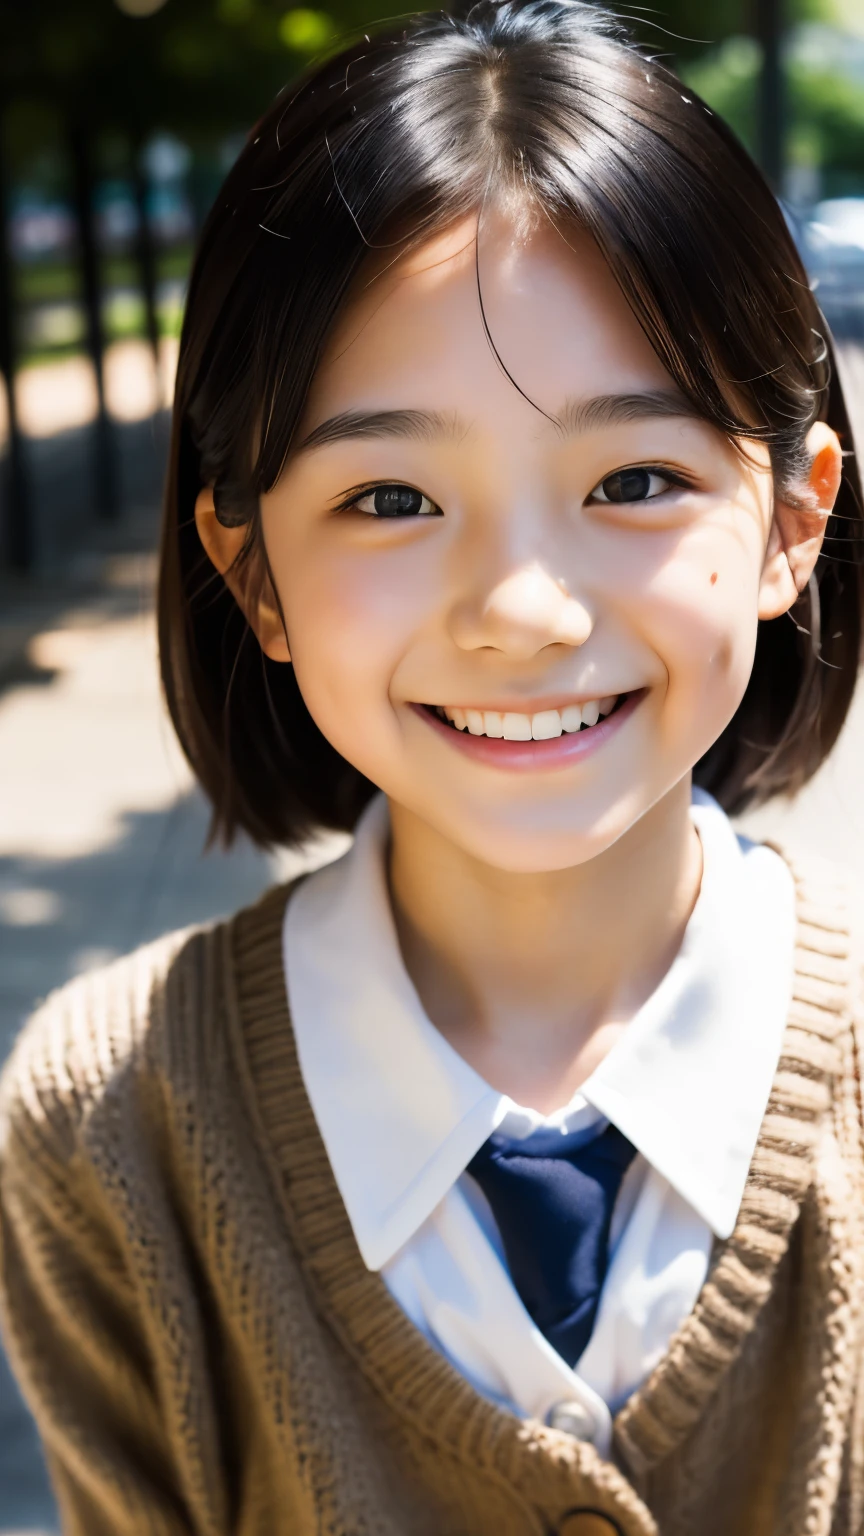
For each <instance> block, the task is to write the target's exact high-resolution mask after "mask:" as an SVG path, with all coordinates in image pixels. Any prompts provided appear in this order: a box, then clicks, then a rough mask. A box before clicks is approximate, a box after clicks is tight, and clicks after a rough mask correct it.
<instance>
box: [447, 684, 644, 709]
mask: <svg viewBox="0 0 864 1536" xmlns="http://www.w3.org/2000/svg"><path fill="white" fill-rule="evenodd" d="M633 691H634V690H633V689H625V688H617V689H616V688H605V689H598V690H597V691H596V692H593V693H571V694H568V695H567V696H566V697H562V696H561V694H560V693H556V694H547V695H546V696H545V697H540V698H536V699H507V700H501V699H499V700H496V701H493V702H491V703H485V704H475V703H471V704H459V703H457V702H455V701H454V700H453V699H436V700H435V702H434V703H433V702H432V701H431V700H425V701H424V702H425V703H426V704H427V705H428V707H429V708H430V709H477V710H479V711H480V712H481V713H483V714H497V715H539V714H541V713H542V712H543V710H545V709H557V710H558V711H559V713H560V712H561V710H563V709H566V708H567V707H568V705H570V704H579V705H580V706H581V705H582V704H590V703H592V702H593V700H595V699H620V698H621V697H622V696H623V695H624V694H625V693H632V692H633Z"/></svg>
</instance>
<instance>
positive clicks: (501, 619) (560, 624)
mask: <svg viewBox="0 0 864 1536" xmlns="http://www.w3.org/2000/svg"><path fill="white" fill-rule="evenodd" d="M592 628H593V619H592V617H591V614H590V613H589V611H588V609H587V608H586V607H585V605H584V603H582V602H580V601H579V599H578V598H576V597H574V596H572V594H571V593H569V592H568V591H567V588H566V586H565V585H564V584H563V583H562V582H560V581H556V580H555V578H554V577H553V576H551V575H550V573H549V572H548V571H547V570H545V569H544V568H543V566H541V565H540V564H539V563H537V562H534V563H532V564H530V565H527V566H525V567H524V568H523V569H522V570H518V571H513V572H511V573H510V574H509V575H508V576H506V577H504V578H503V580H501V581H500V582H498V584H497V585H496V586H495V587H494V588H493V589H492V591H491V592H487V593H485V594H484V595H483V596H480V595H477V596H475V597H471V598H466V599H464V600H463V601H461V602H459V603H458V604H457V605H456V606H455V607H454V609H453V611H452V613H451V616H450V632H451V635H452V637H453V639H454V640H455V642H456V644H457V645H458V646H459V647H460V648H461V649H462V650H465V651H477V650H482V649H484V648H488V649H491V650H495V651H501V652H502V653H503V654H505V655H507V656H509V657H511V658H512V660H514V661H530V660H531V658H532V657H533V656H536V654H537V652H538V651H541V650H543V649H544V647H545V646H547V645H573V646H577V645H584V644H585V641H586V640H587V639H588V636H589V635H590V633H591V630H592Z"/></svg>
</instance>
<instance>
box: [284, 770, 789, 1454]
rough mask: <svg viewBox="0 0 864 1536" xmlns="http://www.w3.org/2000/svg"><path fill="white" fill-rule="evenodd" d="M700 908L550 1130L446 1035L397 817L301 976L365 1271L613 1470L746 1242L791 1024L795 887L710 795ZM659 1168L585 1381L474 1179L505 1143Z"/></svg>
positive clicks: (320, 906) (312, 943)
mask: <svg viewBox="0 0 864 1536" xmlns="http://www.w3.org/2000/svg"><path fill="white" fill-rule="evenodd" d="M692 815H693V819H694V822H695V824H696V827H697V830H698V832H699V836H700V840H701V842H702V849H703V877H702V886H701V890H700V894H699V898H698V900H697V902H696V905H695V907H694V910H693V913H692V916H691V918H690V921H689V923H688V924H687V928H686V930H685V934H684V939H683V943H682V945H681V949H680V951H679V954H678V956H677V957H676V959H675V960H674V962H673V964H672V966H671V967H670V969H669V971H668V972H667V974H666V976H665V977H664V978H663V980H662V981H661V982H660V985H659V986H658V987H657V989H656V991H655V992H654V993H653V994H652V996H651V997H650V998H649V999H648V1000H647V1002H646V1003H645V1004H644V1006H643V1007H642V1008H641V1009H640V1010H639V1012H638V1013H637V1014H636V1016H635V1017H634V1018H633V1019H632V1021H631V1022H630V1023H629V1024H628V1026H627V1028H626V1029H625V1030H623V1031H622V1033H621V1034H620V1035H619V1037H618V1039H617V1041H616V1043H615V1045H614V1046H613V1047H612V1049H611V1050H610V1051H609V1053H608V1055H607V1056H606V1057H605V1058H604V1060H603V1061H602V1062H601V1064H600V1066H599V1067H598V1068H597V1069H596V1071H595V1072H593V1073H592V1074H591V1076H590V1077H589V1078H588V1079H587V1081H586V1082H585V1083H584V1084H583V1085H582V1087H581V1089H580V1090H579V1092H578V1093H577V1094H576V1095H575V1096H574V1098H573V1099H572V1100H571V1102H570V1103H569V1104H568V1105H567V1106H566V1107H565V1108H563V1109H561V1110H559V1111H557V1112H556V1113H555V1114H554V1115H551V1116H543V1115H540V1114H538V1113H537V1112H536V1111H535V1110H531V1109H526V1108H524V1107H523V1106H520V1105H518V1104H516V1103H514V1101H513V1100H512V1099H510V1098H508V1097H507V1095H506V1094H502V1093H499V1092H498V1091H497V1090H496V1089H494V1088H492V1087H491V1086H490V1085H489V1084H488V1083H487V1082H485V1081H484V1079H483V1078H482V1077H480V1075H479V1074H478V1073H477V1072H475V1071H474V1069H473V1068H472V1067H470V1066H469V1065H468V1063H467V1062H466V1061H465V1060H464V1059H463V1058H462V1057H461V1056H459V1055H458V1053H457V1052H456V1051H455V1050H454V1049H453V1047H452V1046H451V1045H449V1044H448V1042H447V1041H446V1040H445V1039H444V1037H443V1035H441V1034H439V1032H438V1030H437V1029H436V1028H435V1027H434V1025H433V1024H432V1023H431V1022H430V1020H429V1019H428V1018H427V1016H426V1014H425V1013H424V1011H423V1007H422V1005H421V1003H420V999H419V997H418V995H417V992H416V990H415V988H414V986H413V984H412V982H411V980H410V977H409V976H408V973H407V971H406V969H405V965H404V962H403V960H402V956H401V952H400V949H399V943H398V939H397V936H396V930H395V926H394V922H393V915H392V910H391V907H390V900H389V895H388V889H387V878H386V869H385V858H386V846H387V838H388V833H389V817H388V808H387V802H386V800H385V799H384V797H383V796H378V797H376V798H375V799H374V800H373V801H372V802H371V804H370V805H369V806H368V807H367V809H366V811H365V812H364V814H363V816H362V818H361V820H360V823H359V825H358V828H357V832H356V836H355V840H354V844H353V846H352V848H351V849H350V850H349V851H348V853H347V854H345V855H344V857H343V858H341V859H339V860H338V861H337V862H336V863H334V864H330V865H327V866H326V867H325V868H324V869H320V870H318V871H316V872H315V873H314V874H312V875H310V876H309V877H308V878H307V879H306V880H305V881H304V883H303V884H302V885H301V886H300V887H299V889H298V890H297V891H296V892H295V894H294V895H293V897H292V899H291V900H290V901H289V903H288V905H287V908H286V915H285V930H284V956H285V972H286V980H287V990H288V999H289V1005H290V1009H291V1016H292V1020H293V1025H294V1031H295V1035H296V1039H297V1049H298V1055H299V1061H300V1069H301V1072H302V1074H303V1080H304V1083H305V1086H306V1091H307V1093H308V1095H309V1099H310V1101H311V1104H312V1108H313V1110H314V1113H315V1117H316V1120H317V1123H318V1126H319V1129H320V1131H321V1136H322V1138H323V1141H324V1145H325V1147H326V1149H327V1154H328V1157H329V1159H330V1163H331V1165H332V1168H333V1173H334V1176H335V1178H336V1182H337V1185H338V1187H339V1191H340V1193H341V1196H342V1199H343V1201H344V1203H345V1207H346V1210H347V1213H348V1217H349V1220H350V1222H351V1226H352V1228H353V1231H354V1235H355V1237H356V1240H357V1245H358V1247H359V1249H360V1252H361V1254H362V1257H363V1259H364V1262H365V1263H366V1265H367V1267H368V1268H369V1269H373V1270H380V1271H381V1273H382V1276H383V1278H384V1280H385V1282H386V1284H387V1286H388V1287H389V1289H390V1291H391V1293H392V1295H393V1296H394V1297H395V1298H396V1300H397V1301H398V1302H399V1303H400V1305H401V1306H402V1308H403V1309H404V1311H405V1312H406V1313H407V1314H408V1316H409V1317H410V1318H411V1319H412V1321H413V1322H414V1323H415V1324H416V1326H417V1327H418V1328H419V1329H420V1330H421V1331H422V1332H423V1333H424V1334H425V1335H426V1337H427V1338H428V1339H429V1340H430V1342H431V1343H432V1344H433V1345H435V1347H436V1348H438V1349H440V1350H441V1351H442V1353H444V1354H445V1355H446V1356H447V1357H448V1358H449V1359H450V1360H451V1362H452V1363H453V1364H454V1365H455V1366H456V1368H457V1369H458V1370H460V1371H461V1372H462V1374H463V1375H464V1376H466V1377H467V1378H468V1379H469V1380H470V1381H471V1382H472V1383H473V1384H474V1385H475V1387H476V1388H477V1389H478V1391H480V1392H482V1393H484V1394H485V1395H486V1396H488V1397H491V1398H493V1399H494V1400H495V1401H497V1402H499V1403H500V1404H501V1405H502V1406H505V1407H508V1408H510V1409H512V1411H513V1412H515V1413H519V1414H524V1415H527V1416H531V1417H537V1418H540V1419H546V1418H548V1417H549V1416H550V1414H554V1410H555V1407H556V1405H560V1404H561V1403H563V1402H566V1403H568V1404H569V1405H570V1409H569V1419H570V1422H571V1423H572V1422H573V1421H574V1418H575V1420H576V1421H578V1422H579V1423H580V1424H581V1426H582V1429H581V1431H580V1432H581V1433H583V1434H584V1436H585V1438H590V1439H592V1440H593V1441H594V1443H595V1444H596V1445H597V1447H598V1449H600V1451H601V1453H603V1454H607V1453H608V1450H609V1445H610V1441H611V1423H612V1419H611V1416H612V1413H613V1412H615V1411H616V1409H617V1408H618V1406H620V1404H621V1403H622V1402H624V1401H625V1400H626V1398H627V1397H628V1396H629V1395H630V1394H631V1393H632V1392H633V1391H634V1390H635V1389H636V1388H637V1387H638V1386H639V1385H640V1384H641V1382H642V1381H644V1379H645V1378H646V1376H647V1375H648V1374H649V1372H650V1371H651V1370H652V1369H653V1367H654V1365H655V1364H656V1363H657V1361H658V1360H659V1359H660V1358H661V1356H662V1355H663V1353H664V1352H665V1350H666V1348H667V1346H668V1343H669V1340H670V1338H671V1336H672V1334H673V1333H674V1332H675V1330H676V1328H677V1327H678V1326H679V1325H680V1324H681V1322H683V1320H684V1318H685V1317H686V1316H687V1314H688V1313H689V1312H690V1311H691V1310H692V1307H693V1305H694V1302H695V1300H696V1297H697V1295H698V1293H699V1290H700V1289H701V1286H702V1283H703V1281H704V1279H705V1275H706V1272H707V1268H708V1261H709V1257H710V1252H711V1246H712V1243H713V1240H714V1237H715V1236H716V1237H720V1238H723V1237H727V1236H728V1235H729V1233H730V1232H731V1231H732V1229H733V1227H734V1225H735V1220H736V1216H737V1212H738V1207H739V1205H740V1203H741V1196H742V1193H743V1190H744V1183H745V1180H746V1178H747V1173H748V1170H749V1166H750V1162H751V1159H752V1156H753V1151H754V1148H755V1145H756V1140H757V1137H758V1134H759V1128H760V1125H761V1122H762V1118H763V1115H764V1113H765V1107H766V1104H767V1101H768V1095H769V1092H770V1088H771V1082H772V1079H773V1076H774V1072H775V1069H776V1066H777V1061H778V1057H779V1052H780V1045H781V1040H782V1035H783V1030H784V1027H785V1022H786V1016H787V1013H788V1009H789V1003H790V997H791V988H792V965H793V945H794V928H795V912H794V893H793V884H792V878H791V875H790V873H789V871H788V869H787V867H786V865H785V864H784V862H783V861H782V859H780V858H779V857H778V855H777V854H775V853H773V852H771V850H770V849H768V848H764V847H760V846H756V845H753V844H751V843H748V842H747V841H746V840H744V839H739V838H737V837H736V835H735V833H734V831H733V829H732V826H731V824H730V823H729V821H728V819H727V817H726V816H725V814H724V812H723V811H722V810H721V809H720V807H719V806H718V805H717V804H716V803H715V802H714V801H713V800H711V799H710V797H708V796H707V795H704V794H702V793H701V792H700V791H694V803H693V807H692ZM609 1121H612V1122H613V1123H614V1124H615V1125H616V1126H617V1127H618V1129H619V1130H620V1131H622V1132H623V1134H624V1135H625V1136H626V1137H628V1139H629V1140H630V1141H631V1142H633V1144H634V1145H635V1147H636V1149H637V1154H638V1155H637V1156H636V1157H635V1158H634V1160H633V1162H632V1163H631V1165H630V1168H629V1169H628V1172H627V1174H626V1176H625V1179H624V1182H623V1184H622V1188H621V1192H620V1194H619V1196H618V1200H617V1202H616V1206H615V1210H614V1214H613V1222H612V1232H611V1239H610V1262H609V1268H608V1272H607V1276H606V1280H605V1284H604V1286H603V1291H602V1294H601V1298H600V1304H599V1308H598V1314H597V1320H596V1323H595V1327H594V1331H593V1334H592V1336H591V1339H590V1341H589V1343H588V1346H587V1348H586V1350H585V1352H584V1354H583V1355H582V1357H581V1359H580V1360H579V1362H578V1369H571V1367H570V1366H568V1365H567V1363H566V1362H565V1361H564V1360H563V1359H562V1357H561V1356H560V1355H559V1354H558V1353H557V1351H556V1350H555V1349H553V1347H552V1346H551V1344H549V1343H548V1341H547V1340H546V1339H545V1338H544V1336H543V1334H542V1333H541V1332H540V1331H539V1329H538V1328H537V1327H536V1325H535V1324H534V1322H533V1321H532V1319H531V1318H530V1316H529V1315H528V1313H527V1311H526V1310H525V1307H524V1306H523V1304H522V1302H521V1300H520V1298H519V1296H518V1294H517V1292H516V1290H515V1287H514V1286H513V1283H512V1281H511V1279H510V1275H509V1272H508V1269H507V1265H506V1260H505V1257H504V1252H503V1247H502V1244H501V1240H500V1236H499V1234H498V1230H497V1227H496V1224H495V1220H494V1217H493V1216H492V1212H491V1209H490V1208H489V1205H488V1203H487V1202H486V1200H485V1198H484V1196H483V1194H482V1192H481V1190H480V1188H479V1186H478V1185H477V1184H476V1182H475V1181H474V1180H473V1179H472V1178H471V1176H470V1175H469V1174H467V1173H466V1172H465V1169H466V1167H467V1164H468V1163H469V1162H470V1161H471V1158H472V1157H473V1156H474V1154H475V1152H476V1151H477V1150H478V1149H479V1148H480V1147H481V1146H482V1144H483V1142H484V1141H485V1140H486V1139H487V1137H488V1136H489V1135H491V1133H492V1132H493V1131H495V1130H500V1131H502V1132H503V1133H504V1134H506V1135H509V1136H525V1135H529V1134H530V1133H531V1131H533V1130H535V1129H537V1128H539V1127H540V1126H547V1127H557V1128H559V1129H560V1130H561V1131H562V1132H572V1131H575V1130H579V1129H584V1130H585V1131H586V1134H597V1133H598V1132H599V1131H600V1130H602V1129H603V1128H604V1127H605V1125H606V1124H607V1123H608V1122H609Z"/></svg>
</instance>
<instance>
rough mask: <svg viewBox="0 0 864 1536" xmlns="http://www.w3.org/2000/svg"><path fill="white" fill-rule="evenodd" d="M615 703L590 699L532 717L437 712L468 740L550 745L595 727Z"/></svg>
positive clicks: (448, 709) (486, 712)
mask: <svg viewBox="0 0 864 1536" xmlns="http://www.w3.org/2000/svg"><path fill="white" fill-rule="evenodd" d="M617 702H618V694H615V693H613V694H609V695H608V696H607V697H606V698H605V699H590V700H589V701H588V703H587V704H568V705H567V706H566V708H565V709H560V710H559V709H541V710H540V711H539V712H538V713H537V714H536V715H521V714H517V713H516V712H515V711H512V710H511V711H508V713H507V714H499V713H498V712H497V711H496V710H492V709H460V708H459V707H458V706H454V707H453V708H451V707H450V706H449V705H447V704H445V705H443V706H442V708H441V709H440V710H439V714H442V715H443V716H444V717H445V719H447V720H450V721H452V723H453V725H455V727H456V729H457V731H470V733H471V735H472V736H503V737H504V740H505V741H550V740H551V739H552V737H553V736H560V735H561V733H562V731H568V732H569V731H578V730H581V728H582V726H583V725H596V724H597V721H598V720H599V718H600V716H601V715H608V714H609V713H610V712H611V711H612V710H613V709H614V707H615V705H616V704H617Z"/></svg>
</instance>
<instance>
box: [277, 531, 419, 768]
mask: <svg viewBox="0 0 864 1536" xmlns="http://www.w3.org/2000/svg"><path fill="white" fill-rule="evenodd" d="M420 554H421V552H419V551H418V550H416V549H408V548H403V549H401V550H399V549H393V548H390V549H381V548H378V549H372V550H370V549H368V548H367V549H347V550H346V549H345V548H344V547H341V548H340V547H338V546H337V545H336V540H335V539H333V540H331V539H328V538H326V537H325V538H323V539H322V540H321V541H320V543H319V542H317V541H316V542H314V543H312V544H311V545H310V546H309V547H307V548H306V549H305V550H299V551H297V552H296V554H295V556H294V557H293V559H292V560H291V561H290V562H288V561H285V562H284V563H282V562H280V564H281V567H282V573H281V574H280V571H279V570H277V567H276V565H275V564H274V565H273V569H274V575H275V576H276V581H277V585H278V586H279V590H280V596H281V598H282V603H283V608H284V611H285V623H286V627H287V630H288V638H289V643H290V646H291V656H292V661H293V664H294V669H295V672H296V675H297V681H298V683H299V685H300V689H301V692H302V693H303V696H304V699H305V700H306V704H307V706H308V708H309V710H310V712H311V713H312V715H313V717H314V719H315V720H316V722H317V724H318V725H319V727H320V728H321V730H322V731H323V732H324V734H325V735H326V736H327V737H328V738H329V739H330V740H331V741H332V742H333V744H334V746H336V747H337V748H338V749H339V750H340V751H342V752H343V754H344V755H345V756H348V757H352V758H354V757H356V751H355V750H353V748H354V747H356V741H357V739H358V722H359V723H360V725H361V726H362V730H361V732H360V735H361V737H364V738H366V739H367V740H369V743H370V745H371V744H372V742H373V741H374V738H375V736H376V735H377V734H379V733H380V732H381V731H382V730H387V731H391V730H395V720H394V718H393V712H392V710H391V708H390V704H389V693H390V684H391V680H392V678H393V674H394V672H395V670H396V668H397V667H398V665H399V662H400V660H401V659H402V657H403V656H404V654H405V652H406V650H407V649H408V648H409V647H410V645H411V643H412V641H413V638H414V636H415V635H416V633H417V631H418V627H421V626H422V625H423V623H424V620H425V618H426V612H427V609H428V607H429V604H430V595H431V592H432V591H434V581H433V580H432V579H430V574H429V571H428V569H426V568H425V567H426V564H427V562H424V561H423V560H422V558H418V556H420ZM271 564H273V557H272V556H271ZM346 743H351V744H352V747H351V749H348V748H347V746H346Z"/></svg>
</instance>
